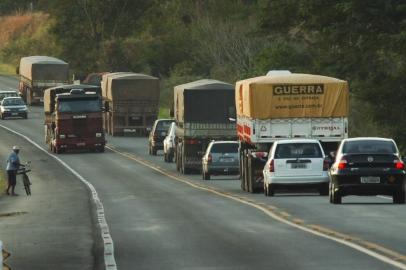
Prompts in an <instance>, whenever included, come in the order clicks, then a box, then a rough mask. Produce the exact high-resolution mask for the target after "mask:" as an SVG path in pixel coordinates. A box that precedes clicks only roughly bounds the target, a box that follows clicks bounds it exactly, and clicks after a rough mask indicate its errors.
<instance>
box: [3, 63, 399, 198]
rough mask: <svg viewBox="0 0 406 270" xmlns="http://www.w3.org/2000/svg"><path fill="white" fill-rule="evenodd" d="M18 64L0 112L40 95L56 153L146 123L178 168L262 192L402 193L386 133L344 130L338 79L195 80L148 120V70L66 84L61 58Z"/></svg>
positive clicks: (100, 146)
mask: <svg viewBox="0 0 406 270" xmlns="http://www.w3.org/2000/svg"><path fill="white" fill-rule="evenodd" d="M18 73H19V74H20V85H19V92H20V95H21V96H22V98H20V97H19V96H18V94H17V93H16V92H14V91H0V100H2V101H1V106H0V116H1V118H2V119H4V118H6V117H17V116H20V117H23V118H27V106H26V105H25V103H24V101H26V102H27V103H28V105H31V104H35V103H39V102H42V101H44V112H45V140H46V142H47V144H48V145H49V148H50V150H51V151H53V152H55V153H61V152H63V151H66V150H71V149H82V148H86V149H92V150H97V151H100V152H103V151H104V147H105V144H106V140H105V136H104V130H105V131H106V132H107V133H109V134H111V135H113V136H114V135H123V134H124V133H126V132H132V133H134V132H135V133H142V134H145V133H146V132H147V131H149V130H151V127H152V131H151V132H150V136H149V153H150V154H151V155H156V154H157V151H158V150H164V160H165V161H166V162H172V161H173V159H174V158H175V159H176V169H177V170H178V171H180V172H181V173H184V174H188V173H190V172H191V171H192V170H199V171H200V170H201V172H202V176H203V179H205V180H209V179H210V178H211V175H217V174H240V179H241V188H242V189H243V190H245V191H248V192H258V191H260V190H263V191H264V194H265V195H266V196H273V195H274V194H275V190H279V189H286V188H291V187H309V186H310V187H314V188H316V189H317V190H318V192H319V193H320V195H327V194H329V197H330V202H331V203H334V204H339V203H341V202H342V197H344V196H347V195H378V194H379V195H390V196H392V197H393V202H394V203H397V204H400V203H402V204H403V203H405V179H406V175H405V174H406V173H405V165H404V163H403V161H402V159H401V156H400V154H399V151H398V148H397V146H396V144H395V142H394V141H393V140H389V139H382V138H355V139H347V137H348V119H347V117H348V111H349V104H348V103H349V102H348V101H349V90H348V83H347V82H346V81H343V80H339V79H336V78H331V77H325V76H319V75H311V74H295V73H291V72H290V71H286V70H285V71H270V72H268V74H267V75H266V76H261V77H256V78H250V79H246V80H242V81H239V82H237V83H236V85H235V87H234V86H233V85H231V84H228V83H224V82H221V81H216V80H207V79H206V80H199V81H195V82H190V83H186V84H182V85H178V86H176V87H175V88H174V108H173V109H174V119H159V120H156V118H157V115H158V109H159V107H158V101H159V95H160V87H159V80H158V79H157V78H155V77H152V76H148V75H144V74H137V73H132V72H116V73H106V72H104V73H94V74H90V75H89V76H88V78H87V80H86V85H85V84H83V85H67V82H68V76H69V70H68V64H67V63H65V62H64V61H62V60H59V59H56V58H53V57H47V56H30V57H23V58H21V61H20V66H19V68H18ZM92 84H93V85H92ZM50 87H51V88H50ZM45 88H48V89H47V90H45V94H44V89H45ZM155 120H156V121H155ZM154 121H155V122H154ZM236 138H238V142H236V141H233V140H235V139H236ZM337 149H338V151H337ZM336 151H337V152H336ZM330 153H335V154H334V155H335V160H334V162H333V160H332V159H331V158H330V157H329V156H326V154H330ZM331 163H333V164H332V167H331V169H330V168H329V165H331Z"/></svg>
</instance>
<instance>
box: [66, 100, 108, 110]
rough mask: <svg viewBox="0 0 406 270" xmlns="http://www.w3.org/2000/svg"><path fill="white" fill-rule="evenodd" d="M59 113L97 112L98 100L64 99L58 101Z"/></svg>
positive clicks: (98, 108)
mask: <svg viewBox="0 0 406 270" xmlns="http://www.w3.org/2000/svg"><path fill="white" fill-rule="evenodd" d="M58 111H59V112H62V113H63V112H99V111H101V102H100V99H75V100H73V99H66V100H63V99H62V100H59V101H58Z"/></svg>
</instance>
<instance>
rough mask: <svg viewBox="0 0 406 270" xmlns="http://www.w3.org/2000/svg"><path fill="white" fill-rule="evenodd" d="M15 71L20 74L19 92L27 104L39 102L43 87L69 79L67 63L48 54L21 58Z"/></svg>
mask: <svg viewBox="0 0 406 270" xmlns="http://www.w3.org/2000/svg"><path fill="white" fill-rule="evenodd" d="M17 73H18V74H19V75H20V84H19V92H20V94H21V96H22V97H23V99H24V101H25V102H26V103H27V104H28V105H31V104H39V103H41V102H42V101H43V96H44V90H45V89H47V88H51V87H55V86H60V85H63V84H67V83H68V81H69V65H68V64H67V63H66V62H64V61H62V60H60V59H57V58H54V57H49V56H28V57H23V58H21V60H20V65H19V66H18V68H17Z"/></svg>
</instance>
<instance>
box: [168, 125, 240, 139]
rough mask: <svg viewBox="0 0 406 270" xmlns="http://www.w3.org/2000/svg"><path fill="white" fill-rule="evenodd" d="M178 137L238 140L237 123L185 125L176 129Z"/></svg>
mask: <svg viewBox="0 0 406 270" xmlns="http://www.w3.org/2000/svg"><path fill="white" fill-rule="evenodd" d="M176 136H178V137H196V138H206V137H207V138H211V139H217V138H230V139H232V138H235V139H237V133H236V125H235V123H184V124H183V127H178V128H177V129H176Z"/></svg>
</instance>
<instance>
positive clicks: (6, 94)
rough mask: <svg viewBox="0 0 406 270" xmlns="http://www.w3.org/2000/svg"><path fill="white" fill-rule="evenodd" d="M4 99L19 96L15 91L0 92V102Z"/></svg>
mask: <svg viewBox="0 0 406 270" xmlns="http://www.w3.org/2000/svg"><path fill="white" fill-rule="evenodd" d="M6 97H20V95H19V94H18V93H17V92H16V91H12V90H0V102H1V101H2V100H3V98H6Z"/></svg>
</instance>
